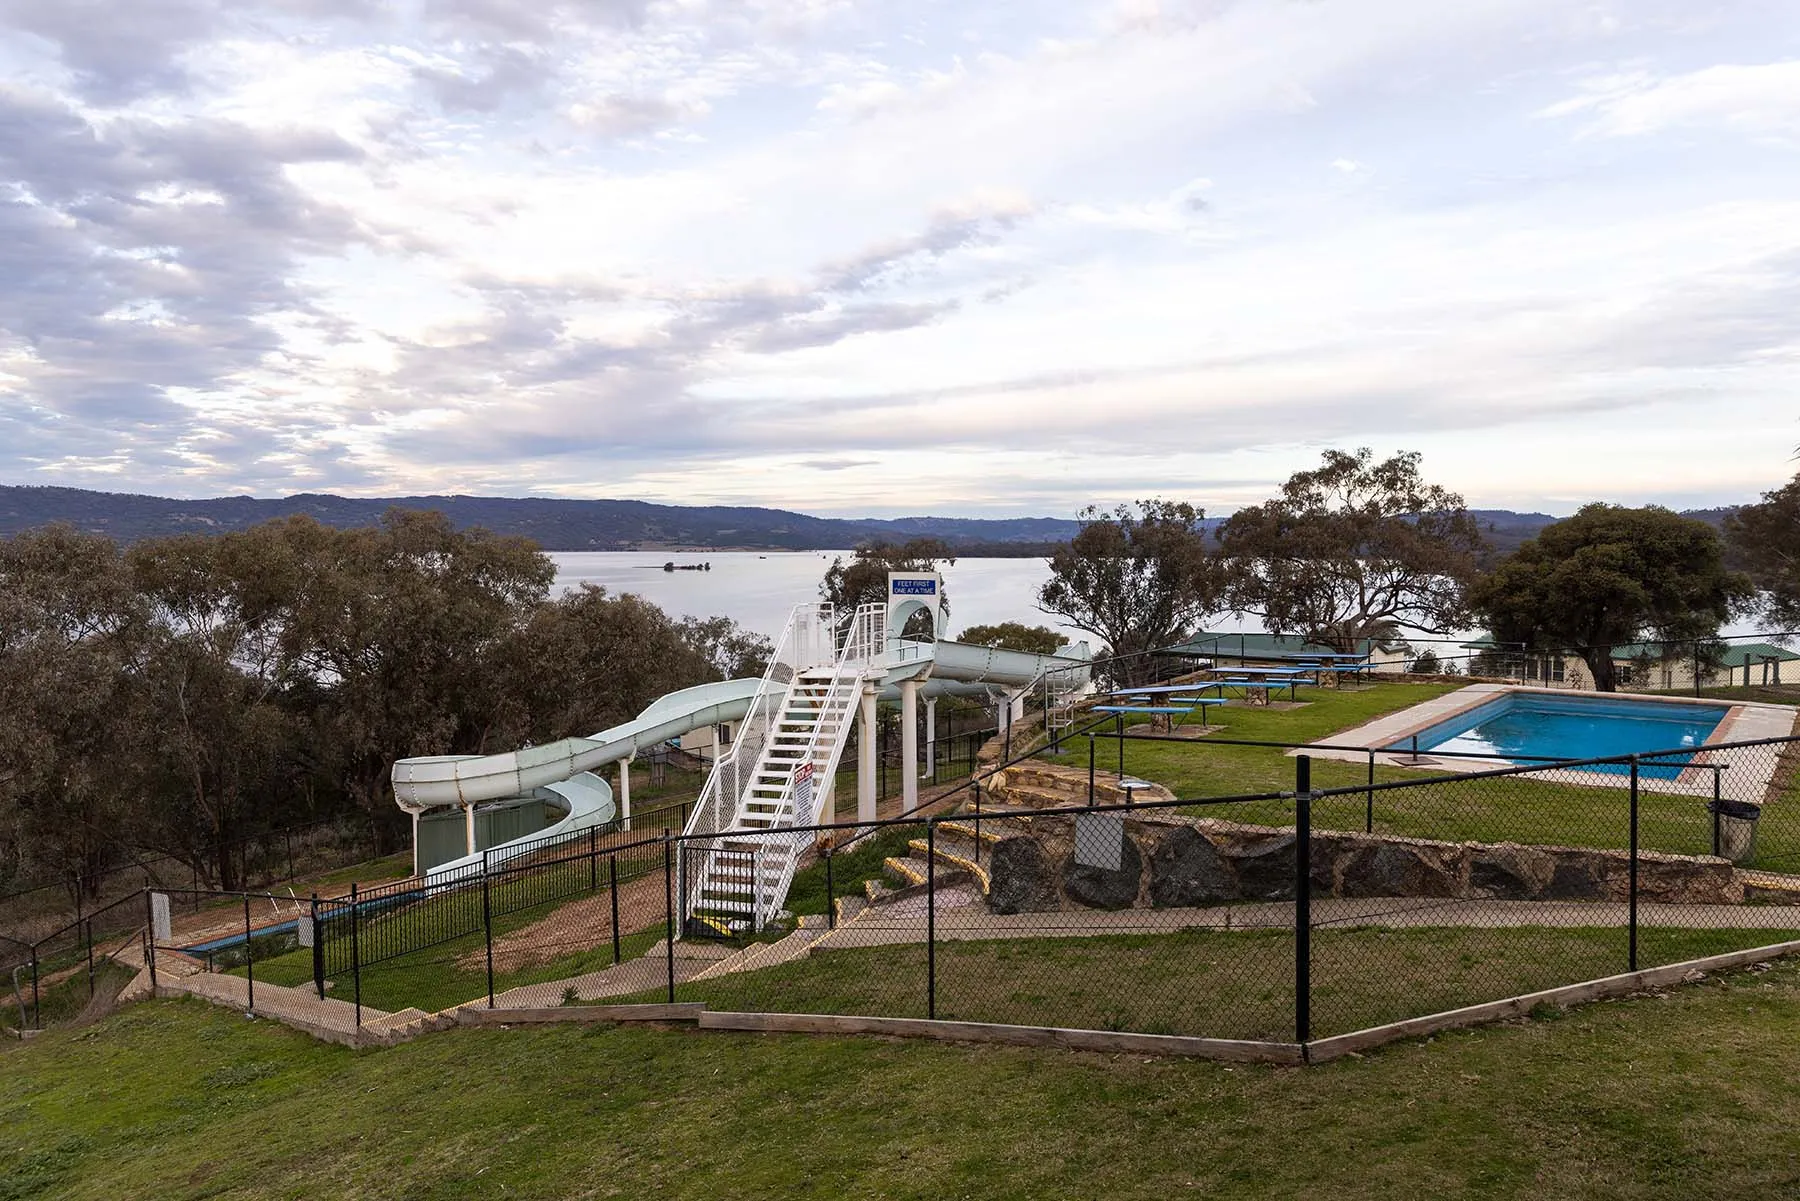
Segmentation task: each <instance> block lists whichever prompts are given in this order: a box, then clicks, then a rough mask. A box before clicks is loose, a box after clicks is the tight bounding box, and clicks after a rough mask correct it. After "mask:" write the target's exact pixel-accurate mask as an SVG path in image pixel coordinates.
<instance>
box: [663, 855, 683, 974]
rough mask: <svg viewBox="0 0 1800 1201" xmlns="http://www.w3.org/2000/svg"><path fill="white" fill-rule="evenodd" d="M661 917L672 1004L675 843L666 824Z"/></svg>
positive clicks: (664, 955)
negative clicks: (665, 932) (664, 934)
mask: <svg viewBox="0 0 1800 1201" xmlns="http://www.w3.org/2000/svg"><path fill="white" fill-rule="evenodd" d="M684 903H685V902H684ZM663 917H664V920H665V921H667V922H668V935H667V937H665V938H664V939H663V957H664V959H665V960H666V962H667V964H668V970H669V1004H671V1005H673V1004H674V1003H675V844H674V843H673V842H670V841H669V830H668V827H666V826H665V827H664V828H663Z"/></svg>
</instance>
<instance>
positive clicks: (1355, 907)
mask: <svg viewBox="0 0 1800 1201" xmlns="http://www.w3.org/2000/svg"><path fill="white" fill-rule="evenodd" d="M947 891H949V890H947ZM957 899H960V900H961V901H962V903H961V904H955V903H952V904H945V903H944V902H945V900H946V896H945V895H944V894H940V895H939V898H938V901H939V904H938V911H937V937H938V938H939V939H940V940H951V941H964V940H972V939H998V938H1012V939H1018V938H1084V937H1092V936H1095V935H1104V934H1172V933H1175V932H1177V931H1182V930H1218V931H1235V930H1242V931H1250V930H1291V929H1292V928H1293V925H1294V906H1293V903H1292V902H1288V901H1271V902H1265V903H1259V904H1250V905H1232V906H1217V907H1213V908H1206V909H1199V908H1195V909H1122V910H1117V911H1111V912H1108V911H1102V910H1092V909H1084V910H1072V911H1068V912H1058V913H1014V914H999V913H990V912H988V911H987V910H985V909H984V908H982V907H981V906H979V905H975V904H972V903H970V900H969V899H966V898H957ZM914 902H917V903H916V904H915V903H914ZM1629 914H1630V910H1629V907H1628V906H1627V905H1625V904H1624V903H1622V902H1589V901H1484V900H1470V901H1463V900H1453V899H1452V900H1434V899H1426V898H1417V897H1407V898H1382V897H1373V898H1367V899H1359V900H1337V899H1319V900H1315V901H1313V903H1312V924H1313V928H1314V929H1318V928H1321V927H1326V928H1330V927H1338V928H1349V927H1354V926H1379V927H1383V928H1387V929H1409V928H1412V929H1416V928H1421V927H1428V926H1452V927H1475V928H1481V927H1488V928H1496V929H1499V928H1519V927H1527V926H1546V927H1556V928H1565V929H1566V928H1575V927H1596V926H1598V927H1623V926H1626V925H1628V924H1629V921H1630V916H1629ZM1638 926H1639V928H1640V929H1646V928H1662V929H1683V930H1779V931H1790V930H1791V931H1800V905H1748V906H1738V905H1644V904H1640V905H1639V906H1638ZM925 933H926V913H925V905H924V898H923V897H912V898H908V899H907V901H906V902H905V903H904V904H903V905H902V904H895V905H876V906H871V907H870V908H869V909H866V910H864V911H863V912H861V913H859V914H858V915H857V916H856V917H855V918H853V919H852V920H850V921H849V922H845V923H842V924H840V925H839V926H838V928H837V929H836V930H834V931H832V932H831V933H829V934H827V935H825V936H824V937H822V938H820V939H818V940H817V941H816V942H815V943H814V944H813V947H814V949H817V950H840V949H846V948H852V947H872V946H893V945H898V944H903V943H913V942H923V941H925Z"/></svg>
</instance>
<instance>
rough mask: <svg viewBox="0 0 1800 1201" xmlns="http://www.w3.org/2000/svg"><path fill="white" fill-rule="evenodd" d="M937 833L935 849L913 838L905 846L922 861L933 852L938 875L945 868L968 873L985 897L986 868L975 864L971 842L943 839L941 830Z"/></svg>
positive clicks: (986, 886)
mask: <svg viewBox="0 0 1800 1201" xmlns="http://www.w3.org/2000/svg"><path fill="white" fill-rule="evenodd" d="M938 833H939V837H938V839H937V846H936V847H935V848H934V847H932V846H930V844H928V843H927V842H926V841H925V840H924V839H923V838H915V839H913V840H912V841H911V842H909V843H907V846H909V847H911V848H912V851H913V854H914V855H915V856H916V857H918V858H920V859H923V858H924V857H925V856H926V855H928V854H930V853H931V852H932V851H934V850H935V852H936V854H937V861H938V872H939V874H942V873H943V870H944V869H945V868H950V869H951V870H953V871H954V870H958V869H960V870H962V871H965V872H968V873H969V874H970V875H971V876H974V877H975V880H976V882H977V883H978V884H980V885H981V895H983V896H986V895H987V892H988V873H987V866H986V865H985V864H982V863H977V862H975V855H974V849H975V844H974V842H973V840H971V841H968V842H957V841H953V840H951V839H947V838H944V837H942V834H943V830H942V829H941V828H940V829H939V831H938Z"/></svg>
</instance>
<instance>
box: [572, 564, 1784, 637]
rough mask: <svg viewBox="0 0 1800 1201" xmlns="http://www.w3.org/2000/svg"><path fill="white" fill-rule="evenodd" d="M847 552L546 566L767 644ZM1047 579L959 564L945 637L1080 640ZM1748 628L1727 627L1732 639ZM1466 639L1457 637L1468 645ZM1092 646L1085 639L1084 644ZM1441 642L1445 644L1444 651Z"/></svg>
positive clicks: (1250, 625)
mask: <svg viewBox="0 0 1800 1201" xmlns="http://www.w3.org/2000/svg"><path fill="white" fill-rule="evenodd" d="M850 553H851V552H849V551H838V552H831V551H816V550H814V551H786V552H784V551H770V552H768V553H766V554H765V553H763V552H759V551H697V552H693V553H687V554H680V553H674V552H670V551H561V552H553V553H552V554H551V555H550V558H551V559H552V560H554V561H555V563H556V584H555V587H556V588H557V589H559V590H560V589H565V588H574V587H577V586H578V585H581V584H584V583H588V584H599V585H601V586H602V587H604V588H605V589H606V590H607V591H608V592H615V593H616V592H635V593H637V594H638V595H639V596H641V597H643V598H644V599H645V600H648V601H650V602H652V603H653V604H655V605H657V606H658V607H660V608H662V609H663V610H665V611H666V612H668V613H670V614H673V615H674V616H676V617H682V616H688V615H692V616H694V617H714V616H719V615H723V616H726V617H730V618H733V619H735V620H736V621H737V622H738V623H739V624H741V625H743V626H745V627H747V628H749V629H752V630H755V631H757V632H758V633H762V634H767V635H769V636H770V637H775V636H776V635H778V634H780V633H781V628H782V626H783V625H785V624H786V623H787V615H788V613H789V612H790V611H791V610H792V609H793V607H794V606H795V605H798V604H802V603H804V602H806V601H812V600H817V599H818V596H819V581H820V580H821V579H823V578H824V576H825V569H826V568H827V567H830V566H831V560H832V558H833V557H834V555H836V554H842V555H843V556H844V557H845V558H848V557H849V556H850ZM670 562H673V563H677V564H685V563H711V564H712V570H711V571H664V570H662V565H663V564H664V563H670ZM1048 576H1049V568H1048V567H1047V566H1046V565H1045V562H1044V560H1042V559H960V560H958V561H957V563H956V565H955V566H954V567H948V568H946V569H945V570H944V580H945V586H944V589H945V592H946V593H947V594H948V596H949V597H950V629H951V634H952V636H954V635H955V634H956V632H957V631H960V630H963V629H966V628H967V627H969V626H975V625H992V624H994V623H996V622H1002V621H1022V622H1024V623H1025V624H1027V625H1047V626H1055V627H1057V628H1059V629H1064V630H1065V631H1067V632H1069V633H1070V635H1071V636H1072V637H1086V635H1079V634H1076V633H1075V632H1074V631H1068V630H1067V627H1065V626H1063V625H1062V624H1061V623H1060V622H1057V621H1056V620H1055V619H1053V618H1051V617H1050V616H1048V615H1047V614H1044V613H1040V612H1039V611H1038V609H1037V605H1036V603H1035V597H1036V596H1037V590H1038V589H1039V588H1040V587H1042V586H1043V583H1044V580H1045V579H1046V578H1048ZM1207 628H1208V629H1211V630H1240V629H1243V630H1258V629H1261V628H1262V625H1261V623H1260V622H1259V621H1257V620H1256V619H1255V618H1249V619H1236V618H1233V617H1231V616H1229V615H1227V616H1224V617H1221V618H1218V619H1216V620H1214V621H1212V622H1209V623H1208V625H1207ZM1748 628H1751V627H1746V626H1731V627H1727V629H1726V630H1725V633H1727V634H1733V633H1738V632H1740V631H1743V630H1747V629H1748ZM1470 636H1472V633H1471V634H1467V635H1462V636H1461V637H1470ZM1459 640H1460V638H1450V639H1448V640H1440V639H1428V640H1426V641H1425V642H1421V644H1420V645H1421V646H1423V645H1427V644H1429V643H1431V642H1436V643H1437V649H1438V651H1439V653H1440V654H1442V653H1445V652H1448V653H1449V654H1451V655H1463V654H1466V652H1464V651H1462V650H1460V648H1457V647H1456V646H1455V645H1454V643H1455V642H1456V641H1459ZM1090 641H1092V639H1090ZM1445 641H1448V642H1449V643H1450V645H1449V646H1446V645H1444V643H1445Z"/></svg>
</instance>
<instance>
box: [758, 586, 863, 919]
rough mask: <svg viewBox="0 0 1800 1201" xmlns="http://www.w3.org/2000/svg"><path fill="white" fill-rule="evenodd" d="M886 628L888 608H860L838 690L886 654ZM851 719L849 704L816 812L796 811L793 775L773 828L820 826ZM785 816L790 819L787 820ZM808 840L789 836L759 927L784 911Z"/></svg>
mask: <svg viewBox="0 0 1800 1201" xmlns="http://www.w3.org/2000/svg"><path fill="white" fill-rule="evenodd" d="M886 625H887V608H886V606H884V605H880V604H869V605H858V606H857V608H856V614H855V616H854V617H853V618H852V619H851V624H850V629H849V631H848V632H847V633H846V636H845V638H844V645H843V649H842V650H841V651H840V652H839V654H838V659H837V663H836V664H835V665H834V666H833V670H832V674H831V684H832V687H833V688H834V689H835V688H837V687H839V686H840V685H841V684H843V683H844V681H845V675H846V671H847V669H848V667H849V665H850V664H851V663H852V662H853V661H854V662H857V663H860V664H863V665H865V666H866V665H867V664H870V663H872V662H874V660H875V659H877V658H878V657H880V656H881V655H882V654H883V653H885V651H886V644H887V631H886V628H885V627H886ZM856 674H857V680H856V684H857V686H858V687H860V683H861V676H862V671H860V670H859V671H858V672H857V673H856ZM854 703H855V701H854V698H852V701H851V704H854ZM848 718H849V706H848V705H846V706H845V712H844V718H843V720H842V721H841V722H840V724H839V728H838V733H837V735H836V743H835V745H834V746H833V748H832V754H831V757H830V759H829V760H828V761H827V763H826V767H825V772H824V776H823V778H819V774H818V772H816V771H815V772H814V777H815V778H814V781H813V783H814V788H813V802H812V812H811V813H808V814H807V815H806V816H805V818H803V819H802V818H800V815H799V814H798V813H796V812H795V810H794V779H793V775H792V774H791V773H790V774H789V776H788V778H787V780H786V781H785V782H784V783H783V785H782V791H781V804H780V805H779V806H777V808H776V811H775V812H776V817H775V825H774V826H773V827H772V828H773V829H781V828H783V827H786V828H789V829H791V828H792V827H794V826H803V827H804V826H811V825H816V824H817V823H818V820H819V810H820V809H821V808H822V807H823V806H824V804H825V802H826V801H827V799H828V798H827V796H826V793H827V792H828V791H831V790H834V789H835V788H836V787H837V780H836V769H837V762H836V761H837V756H838V755H841V754H842V753H843V749H844V743H845V741H846V738H845V728H846V727H848V725H849V720H848ZM823 732H824V723H823V722H818V723H815V724H814V725H813V731H812V737H810V738H808V739H807V741H806V753H805V755H804V757H803V758H802V759H801V762H802V763H811V762H813V761H814V757H815V756H816V754H817V751H818V744H819V737H820V735H821V734H822V733H823ZM784 817H785V819H786V820H784ZM806 840H807V839H806V836H805V835H804V834H789V835H788V837H787V839H786V841H787V843H788V847H787V854H786V855H784V856H783V857H782V868H781V877H780V879H779V881H778V882H777V883H776V885H775V887H774V888H773V889H771V890H770V893H769V895H770V898H771V899H770V901H769V905H768V910H769V911H768V912H766V913H765V912H758V913H757V914H756V918H757V922H758V924H759V925H766V924H767V923H768V922H769V921H770V920H771V919H772V918H774V916H775V911H776V910H778V909H779V908H780V906H781V902H782V901H785V900H786V899H787V891H788V888H789V886H791V885H792V884H793V881H794V872H795V870H796V869H797V868H798V867H799V864H800V852H801V851H802V850H803V849H804V848H803V847H802V846H801V845H800V844H801V843H802V842H805V841H806ZM752 883H753V884H756V885H758V886H760V883H761V882H760V881H754V880H753V881H752ZM752 895H753V896H755V897H756V898H757V902H758V909H759V910H760V909H761V905H760V901H761V891H760V887H758V891H757V892H756V893H754V894H752ZM776 898H779V899H776Z"/></svg>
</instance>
